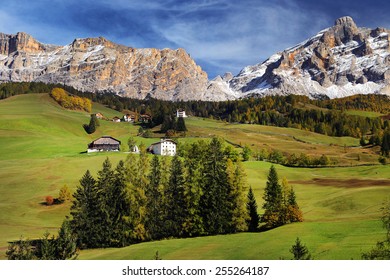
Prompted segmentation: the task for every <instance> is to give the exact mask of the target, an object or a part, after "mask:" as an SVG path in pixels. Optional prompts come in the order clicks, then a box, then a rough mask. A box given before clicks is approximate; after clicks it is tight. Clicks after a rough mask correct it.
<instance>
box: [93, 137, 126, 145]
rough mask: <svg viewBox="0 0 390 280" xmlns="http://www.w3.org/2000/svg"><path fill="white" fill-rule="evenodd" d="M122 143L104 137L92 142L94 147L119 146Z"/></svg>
mask: <svg viewBox="0 0 390 280" xmlns="http://www.w3.org/2000/svg"><path fill="white" fill-rule="evenodd" d="M120 143H121V141H119V140H118V139H115V138H114V137H111V136H102V137H100V138H98V139H96V140H94V141H92V142H91V144H94V145H118V144H120Z"/></svg>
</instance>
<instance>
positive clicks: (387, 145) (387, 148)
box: [381, 129, 390, 157]
mask: <svg viewBox="0 0 390 280" xmlns="http://www.w3.org/2000/svg"><path fill="white" fill-rule="evenodd" d="M381 154H382V156H385V157H389V156H390V130H389V129H388V130H386V131H385V133H384V134H383V138H382V144H381Z"/></svg>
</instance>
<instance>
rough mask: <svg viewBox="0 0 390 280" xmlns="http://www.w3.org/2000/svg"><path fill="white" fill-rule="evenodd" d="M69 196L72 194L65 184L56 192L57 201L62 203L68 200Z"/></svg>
mask: <svg viewBox="0 0 390 280" xmlns="http://www.w3.org/2000/svg"><path fill="white" fill-rule="evenodd" d="M71 197H72V194H71V192H70V190H69V187H68V186H67V185H64V186H63V187H62V188H61V189H60V191H59V193H58V201H59V202H61V203H63V202H65V201H69V200H70V199H71Z"/></svg>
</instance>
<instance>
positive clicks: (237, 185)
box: [226, 159, 249, 232]
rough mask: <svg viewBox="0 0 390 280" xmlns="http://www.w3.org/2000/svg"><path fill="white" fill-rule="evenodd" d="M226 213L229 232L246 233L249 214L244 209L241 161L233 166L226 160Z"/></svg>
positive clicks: (244, 190) (244, 176)
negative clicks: (228, 221) (228, 220)
mask: <svg viewBox="0 0 390 280" xmlns="http://www.w3.org/2000/svg"><path fill="white" fill-rule="evenodd" d="M226 172H227V180H228V185H229V187H228V189H229V193H228V198H227V199H228V202H229V204H228V206H229V207H228V211H229V215H231V217H230V227H229V232H240V231H247V229H248V226H247V220H248V218H249V214H248V211H247V208H246V180H245V178H246V175H245V171H244V168H243V166H242V163H241V161H238V162H236V163H235V164H234V163H233V162H232V161H231V160H230V159H227V163H226Z"/></svg>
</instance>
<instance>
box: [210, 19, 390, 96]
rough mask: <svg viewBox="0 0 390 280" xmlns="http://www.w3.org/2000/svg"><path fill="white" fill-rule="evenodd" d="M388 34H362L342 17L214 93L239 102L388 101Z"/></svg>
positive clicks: (219, 83)
mask: <svg viewBox="0 0 390 280" xmlns="http://www.w3.org/2000/svg"><path fill="white" fill-rule="evenodd" d="M389 34H390V31H389V30H387V29H384V28H376V29H374V30H371V29H368V28H358V27H357V26H356V24H355V22H354V21H353V19H352V18H351V17H342V18H339V19H337V20H336V22H335V25H334V26H333V27H330V28H328V29H325V30H323V31H321V32H319V33H318V34H317V35H315V36H314V37H312V38H310V39H308V40H306V41H304V42H302V43H300V44H298V45H296V46H295V47H292V48H290V49H287V50H284V51H283V52H279V53H277V54H275V55H273V56H271V57H270V58H269V59H268V60H266V61H265V62H263V63H260V64H257V65H254V66H248V67H245V68H244V69H243V70H242V71H241V72H240V73H239V74H238V75H237V76H235V77H233V78H232V79H230V80H229V81H228V82H225V81H215V82H214V85H213V87H214V92H216V91H217V90H216V88H220V91H221V92H224V93H226V92H230V93H231V94H234V96H239V97H243V96H248V95H260V96H263V95H269V94H283V95H287V94H303V95H308V96H310V97H313V98H316V97H319V96H323V95H326V96H328V97H330V98H337V97H344V96H349V95H353V94H371V93H382V94H388V95H390V86H389V84H390V46H389ZM227 87H228V89H229V90H227V89H226V88H227Z"/></svg>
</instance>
